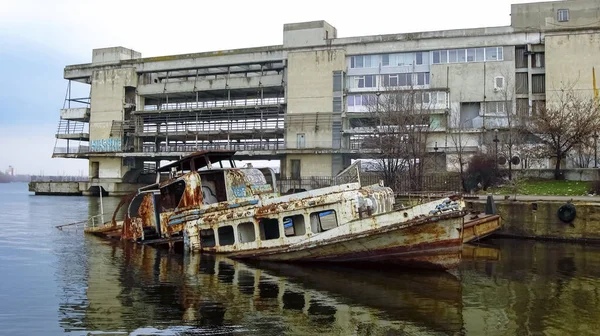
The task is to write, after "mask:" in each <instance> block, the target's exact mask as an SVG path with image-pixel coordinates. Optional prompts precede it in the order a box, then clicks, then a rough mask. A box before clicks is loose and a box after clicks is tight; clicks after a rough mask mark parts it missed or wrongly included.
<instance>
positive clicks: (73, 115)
mask: <svg viewBox="0 0 600 336" xmlns="http://www.w3.org/2000/svg"><path fill="white" fill-rule="evenodd" d="M60 118H61V119H64V120H73V121H89V120H90V109H89V107H80V108H67V109H61V110H60Z"/></svg>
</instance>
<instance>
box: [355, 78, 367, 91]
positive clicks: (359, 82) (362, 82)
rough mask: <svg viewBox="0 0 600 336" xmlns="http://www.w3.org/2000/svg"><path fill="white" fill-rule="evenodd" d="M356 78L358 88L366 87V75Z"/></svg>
mask: <svg viewBox="0 0 600 336" xmlns="http://www.w3.org/2000/svg"><path fill="white" fill-rule="evenodd" d="M354 78H355V80H356V87H358V88H364V87H365V76H356V77H354Z"/></svg>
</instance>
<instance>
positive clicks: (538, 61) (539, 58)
mask: <svg viewBox="0 0 600 336" xmlns="http://www.w3.org/2000/svg"><path fill="white" fill-rule="evenodd" d="M531 63H532V64H531V66H532V67H534V68H543V67H544V66H545V64H546V59H545V57H544V53H536V54H533V57H532V58H531Z"/></svg>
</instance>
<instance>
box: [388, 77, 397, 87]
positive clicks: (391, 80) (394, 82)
mask: <svg viewBox="0 0 600 336" xmlns="http://www.w3.org/2000/svg"><path fill="white" fill-rule="evenodd" d="M389 85H390V86H398V75H389Z"/></svg>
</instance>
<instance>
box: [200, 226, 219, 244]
mask: <svg viewBox="0 0 600 336" xmlns="http://www.w3.org/2000/svg"><path fill="white" fill-rule="evenodd" d="M216 242H217V241H216V240H215V231H214V230H213V229H205V230H200V247H214V246H215V245H216Z"/></svg>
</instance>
